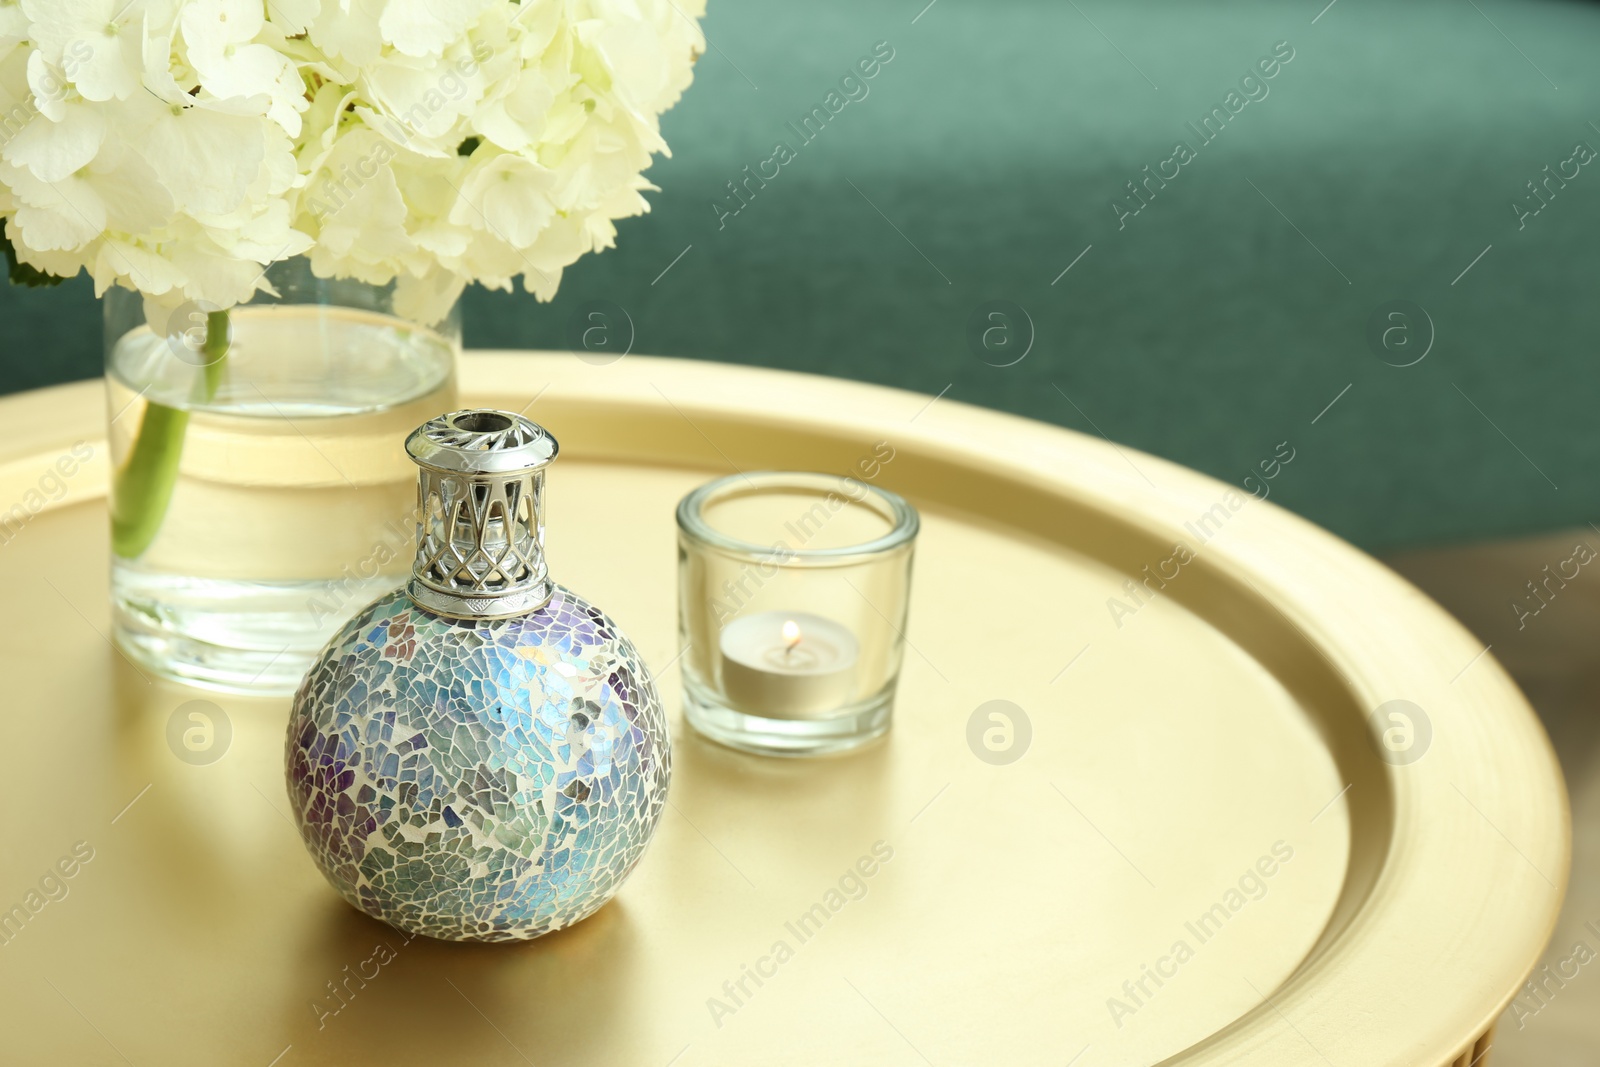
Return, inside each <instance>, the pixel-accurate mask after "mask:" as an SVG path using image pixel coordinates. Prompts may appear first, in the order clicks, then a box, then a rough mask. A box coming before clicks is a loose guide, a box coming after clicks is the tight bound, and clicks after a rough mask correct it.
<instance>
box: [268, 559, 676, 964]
mask: <svg viewBox="0 0 1600 1067" xmlns="http://www.w3.org/2000/svg"><path fill="white" fill-rule="evenodd" d="M285 757H286V773H287V776H288V785H289V797H290V800H291V802H292V804H293V806H294V816H295V821H296V823H297V824H298V825H299V827H300V833H301V836H302V837H303V838H304V839H305V842H306V847H307V848H308V849H309V850H310V852H311V856H312V858H313V859H314V860H316V863H317V866H318V867H320V868H321V869H322V873H323V874H324V875H325V876H326V877H327V879H328V881H329V882H331V883H332V884H333V886H334V888H336V889H337V890H338V891H339V892H340V894H342V895H343V896H344V898H345V899H346V900H348V901H349V902H350V903H351V904H353V905H355V906H356V907H357V908H360V909H361V910H362V911H364V912H366V913H367V914H369V915H371V916H373V917H375V918H378V919H382V920H383V921H384V922H386V923H389V924H391V925H393V926H396V927H399V928H400V929H402V930H405V931H407V932H410V933H420V934H426V935H428V936H430V937H438V938H445V939H449V940H464V941H512V940H525V939H528V938H533V937H538V936H539V935H541V934H544V933H548V932H550V931H551V930H558V929H560V928H562V927H564V926H568V925H570V924H572V923H575V922H577V921H578V920H580V919H583V918H584V917H586V916H588V915H590V914H592V913H593V912H594V911H595V910H596V909H598V908H599V907H600V906H601V905H602V904H604V903H605V902H606V901H607V900H608V899H610V897H611V896H612V894H613V893H615V892H616V891H617V888H618V886H620V885H621V884H622V880H623V879H624V878H626V877H627V876H628V874H629V872H630V871H632V870H633V867H634V865H635V864H637V863H638V862H639V859H640V857H641V856H642V855H643V854H644V850H645V846H646V845H647V844H648V843H649V841H650V837H651V835H652V834H653V833H654V832H655V828H656V823H657V822H658V821H659V819H660V817H661V811H662V808H663V807H664V806H665V804H666V798H667V780H668V777H669V776H670V774H671V753H670V751H669V748H668V740H667V724H666V717H665V714H664V713H663V711H662V707H661V701H660V699H659V697H658V696H657V695H656V689H655V685H654V683H653V682H652V681H651V680H650V676H649V674H648V672H647V671H646V670H645V667H644V665H643V664H642V663H641V661H640V659H639V655H638V652H637V651H636V650H635V649H634V647H633V645H632V644H631V643H630V642H629V641H628V639H627V638H626V637H624V636H623V635H622V634H621V632H620V631H619V630H618V629H617V627H616V625H615V624H614V623H613V622H612V621H611V620H610V619H609V618H607V616H606V615H605V614H604V613H603V612H601V611H600V610H599V609H598V608H595V607H593V606H592V605H590V604H588V603H586V602H585V601H583V600H582V599H580V598H579V597H577V596H576V595H574V594H573V593H571V592H569V591H567V590H565V589H562V588H560V587H559V586H558V587H557V588H556V592H555V596H554V597H553V598H552V599H551V601H550V603H549V604H547V605H546V606H545V607H544V608H541V609H540V610H539V611H536V612H534V613H532V614H531V615H524V616H519V617H516V618H511V619H499V620H487V621H486V620H478V621H464V620H456V619H449V618H443V617H440V616H437V615H433V614H431V613H429V612H427V611H425V610H423V609H421V608H419V607H417V606H416V605H415V604H413V603H412V602H411V600H410V599H409V598H408V597H407V596H406V595H405V594H404V593H403V592H401V593H395V594H392V595H390V596H388V597H385V598H383V599H381V600H379V601H377V602H376V603H374V604H373V605H372V606H371V607H369V608H367V609H366V610H365V611H363V612H362V613H361V614H359V615H357V616H356V617H355V618H354V619H352V620H351V621H350V622H349V623H348V624H347V625H346V626H345V628H344V629H343V630H342V631H340V633H339V635H338V636H337V637H335V638H334V639H333V641H332V642H331V643H330V644H329V646H328V648H327V649H326V650H325V651H324V652H323V655H322V658H321V659H320V660H319V661H318V663H317V665H316V666H315V667H313V668H312V670H311V673H310V674H308V675H307V676H306V680H305V681H304V682H303V683H302V684H301V687H300V691H299V693H297V694H296V696H295V701H294V708H293V712H292V713H291V716H290V720H289V732H288V738H287V742H286V750H285Z"/></svg>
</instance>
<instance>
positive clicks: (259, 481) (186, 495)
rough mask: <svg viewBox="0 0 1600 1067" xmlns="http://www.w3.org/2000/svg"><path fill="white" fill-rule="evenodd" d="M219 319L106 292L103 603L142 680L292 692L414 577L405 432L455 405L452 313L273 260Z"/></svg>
mask: <svg viewBox="0 0 1600 1067" xmlns="http://www.w3.org/2000/svg"><path fill="white" fill-rule="evenodd" d="M266 277H267V280H268V281H269V282H270V283H271V284H272V288H273V290H274V291H275V293H276V295H272V294H268V293H258V294H257V298H256V299H255V300H253V301H252V302H251V303H249V304H246V305H241V306H239V307H236V308H233V309H232V310H231V311H228V312H219V311H216V310H215V309H211V308H207V307H203V306H199V305H196V304H194V303H189V304H185V305H183V306H181V307H179V308H177V309H175V310H173V309H165V308H158V307H156V306H155V305H153V304H148V303H147V302H145V301H144V300H143V299H142V298H141V297H140V296H138V295H137V294H135V293H130V292H127V291H125V290H121V289H113V290H111V291H110V292H108V293H107V294H106V297H105V337H106V393H107V410H106V415H107V419H108V420H109V428H108V434H109V439H110V442H111V459H112V463H113V468H114V472H115V473H114V476H113V479H112V488H111V525H112V537H111V541H112V554H111V606H112V622H113V628H114V631H115V636H116V640H117V644H118V645H119V646H120V647H121V648H122V649H123V650H124V651H126V652H127V653H128V655H129V656H130V657H131V658H132V659H133V660H134V661H136V662H137V663H138V664H139V665H140V668H141V669H144V670H149V671H152V672H155V673H157V674H161V675H165V676H168V677H173V678H178V679H181V680H184V681H187V682H190V683H194V684H198V685H203V686H208V687H212V688H217V689H224V690H230V691H237V692H258V693H288V692H292V691H293V690H294V687H295V686H296V685H297V684H298V683H299V680H300V677H301V675H302V674H303V673H304V672H305V670H306V668H307V667H308V666H309V665H310V663H311V661H312V659H313V658H314V657H315V656H316V654H317V653H318V652H319V651H321V649H322V646H323V645H324V644H326V643H327V641H328V639H329V638H330V637H331V636H332V635H333V633H334V632H335V631H336V630H337V629H338V628H339V626H340V624H342V623H343V622H344V620H345V619H347V618H349V617H350V616H351V615H352V614H354V613H355V612H356V611H357V610H358V609H359V608H361V607H362V606H363V605H365V604H367V603H369V602H371V601H372V600H373V599H374V598H376V597H378V596H381V595H383V594H384V593H387V592H389V591H391V590H393V589H396V588H398V587H399V585H400V583H401V581H402V579H403V578H404V577H405V575H406V574H408V573H409V571H410V562H411V558H410V557H411V544H412V539H413V536H414V530H415V508H416V492H415V488H414V474H413V470H412V465H411V462H410V460H409V459H408V458H407V456H406V453H405V447H404V443H405V436H406V433H407V432H408V431H410V430H411V429H412V428H413V427H414V426H416V425H418V424H419V423H422V422H426V421H427V420H428V419H430V418H432V417H433V416H435V415H437V414H440V413H441V412H445V411H449V410H452V409H453V408H455V407H456V406H457V403H456V376H455V369H456V359H457V356H458V355H459V353H460V349H461V324H460V313H459V309H458V308H456V307H452V308H450V309H449V310H448V312H446V313H445V314H443V316H442V317H441V318H440V319H439V321H437V322H432V323H427V324H424V323H422V322H419V321H416V319H418V318H431V317H433V316H432V315H431V314H429V313H417V314H413V315H412V316H410V317H408V316H407V315H406V314H404V313H403V311H406V310H409V308H407V307H406V306H405V305H404V304H403V303H402V304H401V307H398V308H397V300H396V294H395V288H394V286H392V285H391V286H374V285H368V284H366V283H363V282H357V281H352V280H348V279H325V278H318V277H316V276H315V275H313V274H312V272H311V270H310V267H309V265H308V264H307V263H306V261H305V260H303V259H297V260H290V261H287V262H284V263H278V264H274V265H273V267H272V268H271V269H270V270H269V271H268V272H267V275H266Z"/></svg>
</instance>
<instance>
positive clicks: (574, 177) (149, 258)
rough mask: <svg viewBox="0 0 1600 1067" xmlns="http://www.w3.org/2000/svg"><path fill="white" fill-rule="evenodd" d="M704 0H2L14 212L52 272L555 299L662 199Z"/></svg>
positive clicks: (189, 288) (423, 302)
mask: <svg viewBox="0 0 1600 1067" xmlns="http://www.w3.org/2000/svg"><path fill="white" fill-rule="evenodd" d="M704 9H705V5H704V0H522V2H520V3H519V2H517V0H272V3H270V4H265V5H263V4H261V3H260V2H259V0H20V2H4V0H0V219H3V220H4V223H5V226H6V234H7V236H8V237H9V239H10V240H11V242H12V244H13V245H14V247H15V249H16V253H17V256H18V257H19V258H20V259H21V260H22V261H23V262H25V263H28V264H30V265H32V266H34V267H36V268H38V269H40V270H43V271H47V272H49V273H51V274H57V275H72V274H76V273H77V272H78V271H80V270H86V271H87V272H88V273H89V274H90V276H91V277H93V279H94V282H95V286H96V291H97V292H104V291H105V289H106V288H108V287H110V286H112V285H121V286H124V287H127V288H130V289H134V290H137V291H139V292H141V293H143V294H144V295H145V297H146V299H147V302H154V303H155V304H156V305H165V306H171V305H173V304H176V303H179V302H181V301H183V300H203V301H210V302H212V303H214V304H216V305H218V306H222V307H228V306H232V305H233V304H236V303H240V302H244V301H247V300H249V299H250V297H251V296H252V295H253V293H255V292H256V291H258V290H262V289H265V288H267V283H266V282H265V281H264V279H263V272H264V270H265V268H266V267H267V266H268V265H269V264H271V263H273V262H276V261H278V260H282V259H287V258H289V257H291V256H297V255H309V257H310V259H311V263H312V267H313V269H314V270H315V271H316V272H317V273H318V274H320V275H324V276H347V277H354V278H359V279H361V280H363V281H367V282H371V283H374V284H387V283H389V282H395V283H396V284H397V286H398V288H397V301H399V302H401V303H402V304H403V305H404V308H405V309H406V310H407V311H408V312H409V313H410V314H413V315H415V316H417V317H418V318H421V319H423V320H424V321H433V320H434V319H436V318H437V317H438V316H440V315H442V314H443V313H444V312H445V311H446V310H447V309H448V308H449V306H450V304H451V303H453V302H454V301H455V299H456V298H457V297H458V296H459V295H460V293H461V290H462V289H463V288H464V287H465V286H466V285H467V284H468V283H469V282H472V281H477V282H481V283H482V284H484V285H487V286H490V287H493V288H498V289H506V290H509V289H510V288H511V287H512V286H513V285H514V284H515V282H516V281H517V279H519V278H520V279H521V282H522V285H523V288H524V289H526V290H527V291H529V292H532V293H534V294H535V295H537V296H538V297H539V298H540V299H546V300H548V299H550V298H551V297H552V296H554V295H555V291H556V288H557V286H558V285H559V284H560V280H561V274H562V271H563V270H564V269H565V268H566V267H567V266H569V265H571V264H572V263H573V262H574V261H575V260H577V259H578V257H579V256H582V255H583V254H584V253H585V252H592V251H596V250H599V249H603V248H608V247H610V246H611V245H612V244H613V242H614V240H615V236H616V228H615V225H614V222H615V220H616V219H619V218H623V217H626V216H630V215H636V214H640V213H642V212H644V211H647V210H648V209H649V205H648V203H647V202H646V201H645V200H644V198H643V196H642V195H641V194H642V192H643V191H644V190H647V189H650V188H652V186H651V185H650V184H649V182H647V181H646V180H645V178H644V176H643V172H644V171H645V170H646V169H647V168H648V167H649V165H650V162H651V159H652V157H653V155H654V154H655V153H658V152H661V153H665V152H666V151H667V146H666V144H665V143H664V142H663V141H662V139H661V135H660V129H659V118H660V115H661V113H662V112H663V111H664V110H666V109H667V108H669V107H671V106H672V105H673V104H674V103H676V102H677V99H678V97H679V96H680V95H681V94H682V92H683V90H684V89H685V88H686V87H687V86H688V84H689V81H690V79H691V76H692V66H693V63H694V60H695V59H696V58H697V57H698V56H699V55H700V54H701V52H703V51H704V48H705V40H704V38H703V36H702V35H701V33H700V29H699V26H698V24H697V21H696V20H697V19H698V18H699V17H700V16H702V15H703V14H704Z"/></svg>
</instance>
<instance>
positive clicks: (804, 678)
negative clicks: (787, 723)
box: [719, 611, 861, 719]
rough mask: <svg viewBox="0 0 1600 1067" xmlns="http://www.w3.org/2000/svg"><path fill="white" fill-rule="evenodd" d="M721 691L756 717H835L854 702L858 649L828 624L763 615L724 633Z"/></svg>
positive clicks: (799, 615)
mask: <svg viewBox="0 0 1600 1067" xmlns="http://www.w3.org/2000/svg"><path fill="white" fill-rule="evenodd" d="M719 644H720V646H721V650H722V687H723V692H724V693H725V694H726V695H727V697H728V700H729V701H730V702H731V703H733V704H734V705H736V706H738V707H741V708H746V709H748V710H749V711H750V712H752V713H754V714H760V715H764V716H767V717H769V718H777V719H807V718H815V717H818V716H819V715H826V714H827V713H829V712H833V711H837V710H838V709H839V708H841V707H843V706H844V705H846V704H848V703H849V702H850V701H851V699H852V698H853V697H854V696H855V690H856V660H857V658H858V657H859V656H860V654H861V645H860V643H859V642H858V641H857V640H856V637H855V635H854V634H852V633H851V632H850V631H849V630H847V629H846V628H845V627H843V626H841V625H839V624H838V623H837V622H834V621H833V620H832V619H828V618H824V617H823V616H821V615H811V614H808V613H806V612H783V611H764V612H761V613H759V614H756V615H745V616H743V617H741V618H737V619H734V620H733V621H732V622H730V623H728V625H727V626H726V627H724V628H723V631H722V637H721V639H720V642H719Z"/></svg>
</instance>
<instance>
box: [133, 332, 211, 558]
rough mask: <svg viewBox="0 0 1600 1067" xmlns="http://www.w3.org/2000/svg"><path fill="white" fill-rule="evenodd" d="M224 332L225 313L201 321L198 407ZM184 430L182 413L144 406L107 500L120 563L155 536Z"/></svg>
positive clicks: (169, 492)
mask: <svg viewBox="0 0 1600 1067" xmlns="http://www.w3.org/2000/svg"><path fill="white" fill-rule="evenodd" d="M228 326H229V323H228V313H227V312H226V311H213V312H210V313H208V314H207V315H206V339H205V343H204V344H202V345H201V346H200V352H201V354H202V355H203V356H204V357H205V364H204V367H203V370H202V374H201V378H200V380H199V381H198V382H196V383H195V385H196V388H195V392H196V393H197V394H199V395H198V396H196V397H195V399H196V401H197V402H199V403H206V402H208V401H210V400H211V399H212V398H213V397H215V396H216V395H217V386H218V385H219V384H220V383H221V381H222V372H223V369H224V368H223V362H224V360H225V359H226V358H227V355H228ZM188 429H189V412H188V411H187V410H184V409H181V408H174V407H169V406H167V405H166V404H162V403H158V402H157V401H154V400H152V401H150V402H149V403H147V404H146V405H145V409H144V415H143V416H141V418H140V420H139V433H138V436H137V437H136V438H135V439H134V443H133V452H132V453H130V454H129V456H128V460H127V462H126V463H124V464H123V465H122V467H121V469H119V470H118V471H117V472H116V476H115V485H114V487H113V492H112V496H111V501H112V508H111V550H112V551H113V552H115V553H116V554H117V555H118V556H121V557H122V558H123V559H135V558H137V557H139V556H141V555H143V554H144V551H145V549H147V548H149V547H150V542H152V541H154V540H155V539H156V534H157V533H159V532H160V530H161V523H162V520H164V519H165V518H166V517H167V507H168V505H170V504H171V503H172V490H173V487H174V486H175V485H176V484H177V482H178V461H179V460H181V459H182V458H183V438H184V434H185V433H187V432H188Z"/></svg>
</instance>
